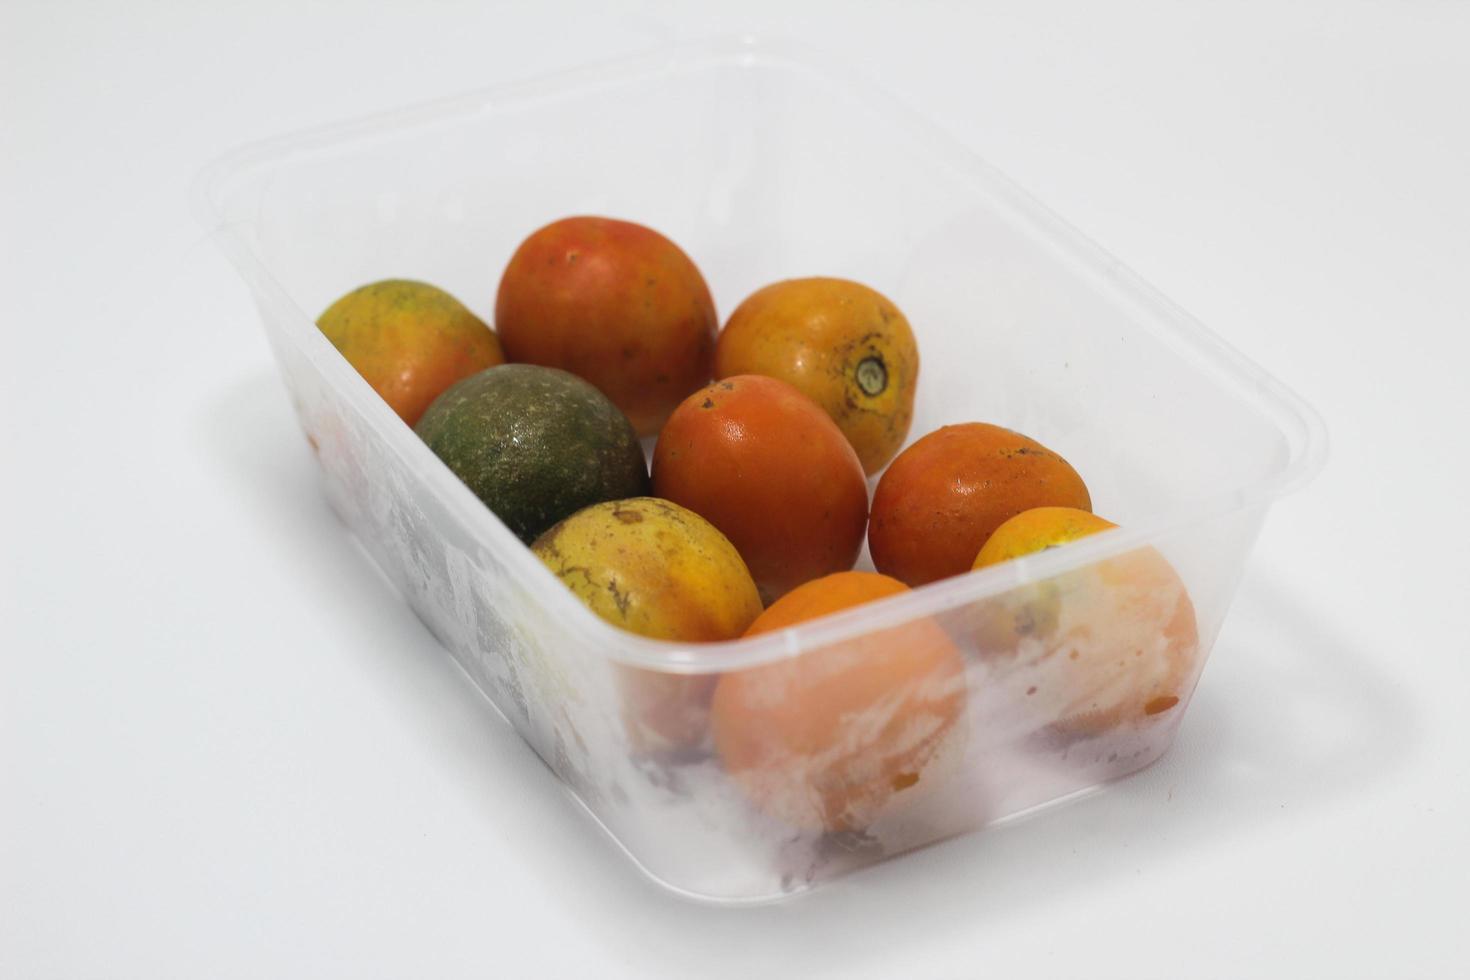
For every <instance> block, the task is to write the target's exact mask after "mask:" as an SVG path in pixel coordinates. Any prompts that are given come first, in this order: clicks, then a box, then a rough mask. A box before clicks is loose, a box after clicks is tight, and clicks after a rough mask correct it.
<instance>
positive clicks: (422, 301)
mask: <svg viewBox="0 0 1470 980" xmlns="http://www.w3.org/2000/svg"><path fill="white" fill-rule="evenodd" d="M317 327H318V328H320V329H321V332H322V333H323V334H325V335H326V337H327V339H328V340H329V341H331V342H332V346H333V347H335V348H337V350H339V351H341V352H342V356H343V357H345V358H347V362H348V363H349V364H351V365H352V366H353V367H354V368H356V369H357V373H358V374H360V375H362V376H363V379H364V380H365V381H367V383H368V384H370V385H372V387H373V390H374V391H376V392H377V393H378V394H379V395H380V396H382V398H383V400H384V401H386V402H387V403H388V404H389V406H390V407H392V409H393V411H394V412H396V413H398V417H399V418H401V419H403V421H405V422H407V423H408V424H409V425H414V424H416V423H417V422H418V420H419V416H421V415H423V414H424V410H425V409H427V408H428V407H429V405H430V404H431V403H432V402H433V401H434V399H435V398H438V397H439V395H440V394H442V393H443V392H444V390H445V389H447V388H448V387H449V386H450V385H453V384H454V383H455V382H456V381H460V380H463V379H464V378H467V377H469V376H470V375H472V374H475V373H477V372H479V371H483V370H484V369H485V368H488V367H494V366H495V365H497V364H504V363H505V355H504V353H503V352H502V351H501V349H500V341H499V340H498V339H497V338H496V336H495V331H493V330H491V329H490V328H489V327H487V326H486V325H485V323H484V321H482V320H481V319H480V318H479V317H477V316H475V315H474V314H473V313H471V312H470V311H469V310H467V309H465V307H464V305H463V304H462V303H460V301H459V300H457V299H455V298H454V297H453V296H451V295H449V294H448V293H446V292H445V291H444V290H442V289H439V288H437V287H435V286H430V285H429V284H428V283H423V282H413V281H411V280H408V279H385V280H383V281H382V282H375V283H371V284H369V285H367V286H363V287H361V288H359V289H354V290H353V291H352V292H350V293H348V294H347V295H346V296H343V297H342V298H341V299H339V300H337V301H336V302H335V303H333V304H332V305H331V306H329V307H328V308H327V311H326V312H325V313H323V314H322V315H321V316H320V317H319V318H318V319H317Z"/></svg>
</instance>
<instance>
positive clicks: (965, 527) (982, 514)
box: [868, 422, 1092, 587]
mask: <svg viewBox="0 0 1470 980" xmlns="http://www.w3.org/2000/svg"><path fill="white" fill-rule="evenodd" d="M1044 506H1061V507H1075V508H1078V509H1081V510H1091V509H1092V499H1091V497H1089V496H1088V493H1087V487H1086V485H1085V484H1083V482H1082V478H1081V477H1080V476H1078V475H1077V471H1076V470H1074V469H1072V467H1071V466H1070V465H1069V464H1068V463H1067V461H1066V460H1064V459H1062V457H1060V456H1058V455H1057V454H1056V453H1054V452H1052V451H1051V450H1050V449H1048V448H1046V447H1045V446H1043V445H1041V443H1039V442H1036V441H1035V440H1034V439H1029V438H1027V437H1026V436H1023V435H1021V434H1020V433H1018V432H1012V431H1011V430H1009V429H1003V428H1001V427H1000V426H998V425H987V424H985V423H983V422H970V423H966V424H963V425H947V426H945V427H944V428H942V429H938V430H936V431H934V432H931V433H929V434H928V435H926V436H924V437H923V438H922V439H920V440H919V441H917V442H915V443H914V444H913V445H912V446H909V447H908V448H907V449H905V450H904V451H903V452H902V453H900V454H899V455H898V458H897V459H895V460H894V461H893V463H892V465H890V466H889V467H888V469H887V470H886V471H885V472H884V474H883V478H882V479H881V480H880V481H879V482H878V489H877V490H876V491H875V492H874V494H873V512H872V522H871V523H870V524H869V527H868V547H869V549H870V551H871V553H872V556H873V564H874V565H875V566H876V567H877V569H878V571H880V572H883V573H884V574H886V575H892V576H893V577H894V578H896V579H898V580H900V581H902V582H905V583H907V584H908V585H910V586H914V587H918V586H920V585H924V584H925V583H927V582H933V581H936V580H937V579H942V578H947V577H949V576H951V575H959V574H961V573H962V572H967V571H969V570H970V567H971V566H972V565H973V564H974V561H975V556H976V554H977V553H978V552H979V551H980V546H981V545H982V544H984V543H985V541H986V539H988V538H989V537H990V535H991V533H992V532H994V531H995V529H996V528H998V527H1000V525H1001V524H1002V523H1004V522H1005V521H1006V520H1008V519H1009V518H1011V517H1014V516H1015V515H1017V514H1019V513H1021V511H1023V510H1030V509H1031V508H1033V507H1044Z"/></svg>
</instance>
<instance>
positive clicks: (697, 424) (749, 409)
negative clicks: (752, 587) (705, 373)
mask: <svg viewBox="0 0 1470 980" xmlns="http://www.w3.org/2000/svg"><path fill="white" fill-rule="evenodd" d="M653 492H654V494H655V495H656V496H659V497H664V498H666V499H668V500H672V501H674V502H675V503H678V504H681V505H683V506H685V507H688V508H689V509H690V510H692V511H694V512H695V513H697V514H699V515H701V516H702V517H704V518H705V519H707V520H708V521H709V522H710V523H712V524H713V525H714V526H715V527H717V528H719V529H720V530H721V531H722V532H723V533H724V534H725V536H726V537H728V538H729V539H730V541H731V542H732V543H733V544H734V545H735V547H736V548H737V549H738V550H739V551H740V554H741V556H742V557H743V558H744V559H745V563H746V564H747V565H748V566H749V567H750V572H751V575H752V576H754V578H755V582H756V585H757V586H758V587H759V588H760V591H761V595H762V598H763V599H765V600H766V601H770V600H772V599H776V598H778V597H780V596H782V595H784V594H785V593H787V592H789V591H790V590H791V589H793V588H795V587H796V586H798V585H800V584H801V583H803V582H806V581H809V580H811V579H814V578H817V577H819V576H822V575H827V574H829V573H831V572H837V571H843V570H846V569H848V568H851V567H852V564H853V562H854V561H856V560H857V556H858V552H859V550H861V548H862V543H863V529H864V527H865V526H866V523H867V519H868V491H867V481H866V480H865V478H864V477H863V467H862V464H861V463H859V462H858V458H857V454H856V453H854V452H853V449H852V446H850V445H848V442H847V440H846V439H845V438H843V436H842V432H841V431H840V430H839V429H838V428H837V425H836V423H834V422H833V421H832V420H831V419H830V418H828V417H827V414H826V413H825V412H823V411H822V410H821V409H820V408H818V407H817V405H816V404H815V403H814V402H812V401H811V399H809V398H807V397H806V396H805V395H803V394H802V393H801V392H799V391H797V390H796V389H795V388H793V387H791V386H790V385H788V384H787V383H786V382H784V381H777V380H776V379H774V378H763V377H758V376H756V375H741V376H737V377H734V378H726V379H725V380H723V381H716V382H714V383H712V384H709V385H707V386H705V387H704V388H702V389H701V390H699V391H697V392H695V393H694V394H693V395H691V396H689V398H687V399H686V400H685V401H684V403H683V404H681V405H680V406H679V407H678V408H677V409H676V410H675V411H674V414H673V415H671V416H670V417H669V421H668V423H667V424H666V425H665V426H664V429H663V432H662V433H661V434H660V435H659V438H658V445H657V446H656V447H655V449H654V453H653Z"/></svg>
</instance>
